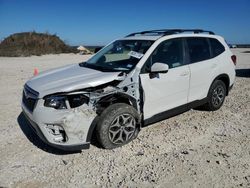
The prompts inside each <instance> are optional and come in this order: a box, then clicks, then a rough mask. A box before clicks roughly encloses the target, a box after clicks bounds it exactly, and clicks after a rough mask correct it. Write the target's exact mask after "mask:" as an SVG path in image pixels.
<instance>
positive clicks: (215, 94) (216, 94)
mask: <svg viewBox="0 0 250 188" xmlns="http://www.w3.org/2000/svg"><path fill="white" fill-rule="evenodd" d="M225 97H226V85H225V83H224V82H223V81H221V80H215V81H214V82H213V84H212V86H211V87H210V89H209V92H208V102H207V103H206V104H205V105H204V107H205V109H206V110H209V111H215V110H218V109H220V107H221V106H222V105H223V102H224V100H225Z"/></svg>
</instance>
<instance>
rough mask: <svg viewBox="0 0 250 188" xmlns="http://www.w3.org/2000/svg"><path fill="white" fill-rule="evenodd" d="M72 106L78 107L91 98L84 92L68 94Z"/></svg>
mask: <svg viewBox="0 0 250 188" xmlns="http://www.w3.org/2000/svg"><path fill="white" fill-rule="evenodd" d="M67 98H68V101H69V105H70V108H76V107H78V106H81V105H83V104H88V103H89V98H88V97H87V96H85V95H82V94H77V95H68V96H67Z"/></svg>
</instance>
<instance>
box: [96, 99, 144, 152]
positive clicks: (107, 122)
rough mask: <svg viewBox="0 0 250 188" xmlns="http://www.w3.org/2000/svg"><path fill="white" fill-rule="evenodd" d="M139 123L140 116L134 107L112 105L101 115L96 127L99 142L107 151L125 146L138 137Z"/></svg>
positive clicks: (119, 104) (122, 104)
mask: <svg viewBox="0 0 250 188" xmlns="http://www.w3.org/2000/svg"><path fill="white" fill-rule="evenodd" d="M138 122H139V115H138V113H137V111H136V110H135V109H134V108H133V107H132V106H130V105H128V104H125V103H116V104H112V105H111V106H109V107H108V108H106V109H105V110H104V111H103V112H102V114H101V115H100V119H99V121H98V123H97V127H96V136H97V140H98V141H99V143H100V144H101V145H102V146H103V147H104V148H106V149H113V148H116V147H120V146H123V145H125V144H127V143H129V142H131V141H132V140H133V139H135V138H136V136H137V135H138V131H139V129H138V126H137V125H138ZM133 127H134V128H133Z"/></svg>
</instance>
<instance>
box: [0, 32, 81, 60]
mask: <svg viewBox="0 0 250 188" xmlns="http://www.w3.org/2000/svg"><path fill="white" fill-rule="evenodd" d="M77 52H78V51H77V49H75V48H73V47H70V46H68V45H66V44H65V43H64V42H63V41H62V40H61V39H60V38H59V37H58V36H56V35H51V34H49V33H37V32H34V31H33V32H24V33H15V34H12V35H10V36H9V37H7V38H5V39H4V40H3V41H2V42H1V44H0V56H8V57H18V56H31V55H38V56H40V55H44V54H59V53H77Z"/></svg>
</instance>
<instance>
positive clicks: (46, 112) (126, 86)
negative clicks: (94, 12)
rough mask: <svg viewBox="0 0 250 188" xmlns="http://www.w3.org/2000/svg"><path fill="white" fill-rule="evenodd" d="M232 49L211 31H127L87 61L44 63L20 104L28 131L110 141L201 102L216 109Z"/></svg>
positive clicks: (118, 142)
mask: <svg viewBox="0 0 250 188" xmlns="http://www.w3.org/2000/svg"><path fill="white" fill-rule="evenodd" d="M235 64H236V56H235V55H233V54H232V53H231V51H230V49H229V47H228V45H227V44H226V42H225V40H224V39H223V38H222V37H220V36H217V35H215V34H214V33H213V32H211V31H203V30H198V29H194V30H182V29H170V30H169V29H163V30H152V31H144V32H138V33H132V34H130V35H128V36H126V37H125V38H122V39H120V40H116V41H114V42H112V43H111V44H109V45H107V46H106V47H104V48H103V49H101V50H100V51H99V52H98V53H97V54H95V55H94V56H93V57H92V58H90V59H89V60H88V61H87V62H83V63H79V64H75V65H68V66H66V67H62V68H58V69H54V70H51V71H47V72H44V73H41V74H38V75H37V76H35V77H33V78H32V79H31V80H29V81H28V82H27V83H26V84H25V86H24V92H23V102H22V108H23V113H24V114H25V115H26V117H27V119H28V120H29V121H30V123H31V125H32V127H33V128H34V130H35V132H36V133H37V134H38V135H39V137H40V138H41V139H42V140H44V141H45V142H47V143H48V144H50V145H52V146H54V147H57V148H60V149H63V150H80V149H83V148H88V147H89V145H90V141H91V138H92V135H93V134H95V135H96V136H97V139H98V141H99V142H100V144H101V145H102V146H103V147H104V148H108V149H112V148H115V147H118V146H122V145H124V144H127V143H129V142H130V141H131V140H133V139H134V138H135V137H136V136H137V134H138V132H139V130H140V129H141V127H143V126H145V125H148V124H152V123H154V122H157V121H160V120H163V119H166V118H168V117H171V116H173V115H176V114H179V113H182V112H185V111H187V110H189V109H190V108H194V107H198V106H204V108H206V109H207V110H211V111H214V110H218V109H219V108H220V107H221V106H222V104H223V102H224V99H225V97H226V96H227V95H228V93H229V91H230V89H231V88H232V86H233V84H234V79H235Z"/></svg>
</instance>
